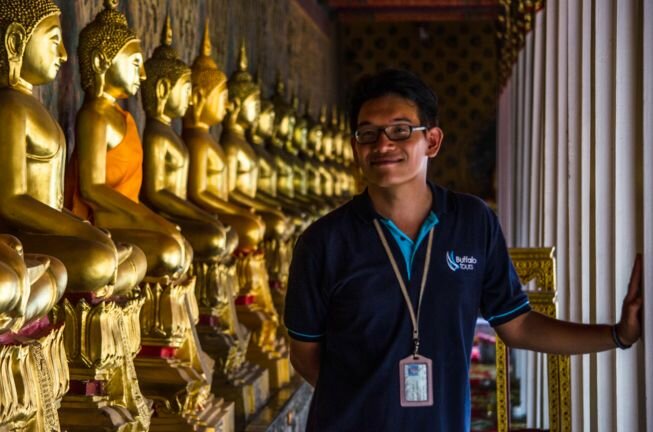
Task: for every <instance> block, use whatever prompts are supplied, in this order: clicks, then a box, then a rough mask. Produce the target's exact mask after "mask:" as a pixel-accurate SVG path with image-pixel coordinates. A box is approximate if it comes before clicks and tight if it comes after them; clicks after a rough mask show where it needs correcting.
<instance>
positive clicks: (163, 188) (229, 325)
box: [141, 17, 267, 414]
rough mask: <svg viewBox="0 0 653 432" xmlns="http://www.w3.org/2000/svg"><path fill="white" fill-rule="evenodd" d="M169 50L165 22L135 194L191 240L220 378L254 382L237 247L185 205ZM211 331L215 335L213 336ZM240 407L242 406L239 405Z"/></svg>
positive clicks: (185, 91) (149, 86) (184, 80)
mask: <svg viewBox="0 0 653 432" xmlns="http://www.w3.org/2000/svg"><path fill="white" fill-rule="evenodd" d="M205 35H206V36H207V37H208V34H206V33H205ZM171 44H172V28H171V26H170V19H169V17H168V18H166V24H165V28H164V31H163V34H162V40H161V46H159V47H158V48H157V49H156V50H155V51H154V53H153V54H152V57H151V58H150V59H149V60H147V61H146V62H145V72H146V74H147V76H148V78H147V79H146V80H145V81H144V84H143V89H142V94H143V106H144V108H145V112H146V114H147V123H146V126H145V131H144V134H143V147H144V156H145V158H144V159H145V163H144V170H143V171H144V182H143V184H144V187H143V191H142V193H141V195H142V196H143V199H144V200H145V201H147V202H148V203H149V204H150V205H151V206H152V207H153V208H156V209H157V210H158V211H159V212H160V213H161V214H163V215H165V216H166V217H167V218H168V219H170V220H172V221H173V222H175V223H176V224H178V225H179V226H181V229H182V233H183V234H184V235H185V236H186V237H187V238H188V239H189V241H190V243H191V245H192V247H193V250H194V252H195V255H194V260H193V264H192V266H191V274H193V275H195V276H196V277H197V282H196V293H197V298H198V303H199V306H200V309H199V313H200V322H201V323H202V324H208V327H209V328H208V329H207V328H202V327H205V326H204V325H200V328H198V333H199V338H200V340H201V341H202V342H203V345H204V347H206V348H207V350H208V351H209V352H211V353H212V354H214V357H215V360H216V361H217V362H219V363H220V365H219V368H218V371H216V372H217V373H218V378H223V377H228V378H231V379H232V381H238V380H241V381H242V380H243V378H244V375H245V374H249V375H252V373H253V372H254V371H253V370H252V368H251V367H249V368H245V369H244V368H243V366H246V365H244V359H245V354H246V349H247V342H248V339H247V336H246V335H245V334H242V333H243V331H242V329H241V327H240V324H239V323H238V321H237V317H236V315H235V308H234V295H235V293H236V292H237V291H238V290H239V289H238V286H237V282H238V280H237V277H236V275H235V273H236V268H235V260H234V258H233V256H232V254H233V252H234V251H235V249H236V246H237V245H238V235H237V234H236V231H234V230H232V229H231V227H229V226H227V227H225V226H223V225H222V223H221V222H220V221H219V220H218V218H217V217H216V215H215V213H211V212H208V211H206V210H204V209H203V208H201V207H199V206H198V205H196V204H194V203H192V202H190V201H188V199H187V189H188V187H187V184H188V180H189V165H190V156H189V150H188V149H187V148H186V145H185V144H184V142H183V141H182V139H181V137H179V136H178V135H177V134H176V133H175V132H174V130H173V129H172V127H171V121H172V120H173V119H174V118H178V117H182V116H183V115H184V114H185V113H186V111H187V108H188V107H189V102H190V100H191V92H192V86H191V81H192V77H191V68H190V67H188V66H187V65H186V64H185V63H184V62H182V61H181V60H179V59H178V57H177V54H176V52H175V51H174V49H173V48H172V46H171ZM211 321H213V322H217V326H212V325H211ZM220 325H223V328H221V329H220V328H219V326H220ZM216 327H217V329H216ZM215 330H219V331H218V332H217V334H216V331H215ZM216 345H217V346H216ZM230 360H231V361H230ZM247 366H251V365H247ZM248 378H250V379H251V377H248ZM216 384H217V382H216ZM220 384H222V383H220ZM265 386H266V387H267V383H265ZM221 387H222V386H219V385H216V386H215V388H216V391H219V392H223V390H225V389H224V388H221ZM255 391H256V389H252V393H254V392H255ZM225 396H226V395H225ZM238 402H241V404H240V405H242V403H243V401H242V399H238ZM240 405H239V406H240ZM255 408H256V409H258V408H260V407H255ZM250 411H253V410H250ZM250 414H253V412H251V413H250Z"/></svg>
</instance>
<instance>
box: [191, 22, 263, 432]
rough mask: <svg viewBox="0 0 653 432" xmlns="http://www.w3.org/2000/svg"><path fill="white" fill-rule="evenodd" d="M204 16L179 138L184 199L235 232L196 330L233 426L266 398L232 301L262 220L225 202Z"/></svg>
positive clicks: (223, 80) (222, 106) (216, 77)
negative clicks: (184, 154)
mask: <svg viewBox="0 0 653 432" xmlns="http://www.w3.org/2000/svg"><path fill="white" fill-rule="evenodd" d="M211 49H212V46H211V40H210V37H209V26H208V20H207V22H206V23H205V27H204V35H203V40H202V47H201V51H200V55H199V56H198V57H197V58H196V59H195V60H194V62H193V66H192V68H191V70H192V73H191V82H192V101H193V104H192V105H191V106H190V107H189V109H188V110H187V111H186V115H185V117H184V127H183V133H182V136H183V139H184V142H185V144H186V146H187V148H188V153H189V159H190V170H189V179H188V197H189V199H190V200H191V201H192V202H194V203H195V204H196V205H197V206H199V207H201V208H202V209H204V210H205V211H207V212H209V213H211V214H217V215H218V216H219V218H220V220H221V221H223V223H225V224H228V226H229V227H231V228H232V231H233V232H235V233H237V235H238V240H239V241H238V249H237V250H236V251H233V250H232V249H231V248H230V247H228V248H227V249H228V252H229V254H228V255H229V256H228V258H227V259H226V260H225V261H224V262H223V266H224V267H223V269H222V270H221V271H220V272H219V275H221V276H222V278H221V280H220V281H219V283H218V284H217V285H216V286H213V287H207V288H206V289H205V290H204V291H203V292H199V291H198V302H199V304H200V314H201V316H202V319H201V320H200V325H199V326H198V332H199V335H200V339H201V341H202V344H203V347H204V349H205V350H206V351H207V352H208V353H209V354H211V355H212V356H213V357H214V358H215V359H216V361H217V362H218V367H217V368H216V375H215V376H214V381H213V384H214V388H216V389H217V391H218V392H219V393H220V394H221V395H224V397H226V398H228V399H230V400H233V401H234V402H235V403H236V424H237V425H240V423H241V422H243V421H244V420H245V419H246V418H249V417H250V416H251V415H253V414H254V413H255V412H257V411H258V410H259V409H260V408H261V406H262V405H263V404H264V403H265V401H267V399H268V397H269V390H268V389H269V379H268V373H267V370H264V369H261V368H259V367H258V366H256V365H254V364H252V363H249V362H248V361H246V360H245V356H246V354H247V350H248V346H249V340H250V335H249V333H248V332H247V330H246V329H245V328H244V327H243V326H242V325H241V324H240V322H239V320H238V316H237V314H236V311H235V304H234V300H235V297H236V296H238V295H239V294H240V285H239V280H238V277H237V269H236V261H237V260H236V259H235V257H236V256H242V255H249V254H251V253H252V252H254V251H256V250H257V249H258V247H259V244H260V243H261V241H262V240H263V235H264V233H265V224H264V223H263V221H262V219H261V218H260V217H259V216H257V215H256V214H254V213H253V212H251V211H249V210H248V209H245V208H244V207H241V206H238V205H236V204H234V203H233V202H231V201H229V185H228V173H227V169H228V168H227V159H226V155H225V153H224V151H223V150H222V148H221V147H220V145H219V143H218V142H217V141H216V140H215V138H214V137H213V135H211V133H210V132H209V129H210V128H211V126H214V125H216V124H218V123H220V122H221V121H222V120H223V118H224V116H225V114H226V105H227V97H228V96H227V77H226V75H225V74H224V73H223V72H222V71H221V70H220V69H219V68H218V66H217V64H216V63H215V61H214V60H213V59H212V58H211Z"/></svg>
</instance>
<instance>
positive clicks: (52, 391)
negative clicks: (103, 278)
mask: <svg viewBox="0 0 653 432" xmlns="http://www.w3.org/2000/svg"><path fill="white" fill-rule="evenodd" d="M53 322H54V323H51V322H50V321H49V320H48V318H47V317H44V318H41V319H40V320H38V321H35V322H32V323H31V324H28V325H27V326H25V327H23V328H22V329H21V330H20V331H18V332H17V333H5V334H2V335H0V365H1V367H2V373H0V389H2V391H0V430H3V431H4V430H7V431H34V432H36V431H60V430H61V427H60V423H59V416H58V414H57V408H58V407H59V404H60V402H61V398H62V397H63V395H64V393H65V392H66V391H67V390H68V363H67V362H66V353H65V350H64V343H63V333H64V324H63V322H59V321H53Z"/></svg>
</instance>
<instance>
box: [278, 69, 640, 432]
mask: <svg viewBox="0 0 653 432" xmlns="http://www.w3.org/2000/svg"><path fill="white" fill-rule="evenodd" d="M437 110H438V108H437V99H436V96H435V95H434V94H433V93H432V91H431V90H430V89H429V88H428V87H427V86H426V85H425V84H424V83H423V82H422V81H420V80H419V78H417V77H416V76H414V75H413V74H411V73H409V72H406V71H398V70H387V71H384V72H381V73H380V74H378V75H376V76H372V77H369V78H366V79H364V80H362V81H361V82H360V83H359V84H358V85H357V86H356V88H355V90H354V94H353V99H352V107H351V113H350V124H351V128H352V131H354V134H353V138H352V140H351V145H352V146H353V149H354V153H355V156H356V162H357V164H358V166H359V168H360V169H361V172H362V174H363V176H364V179H365V181H366V184H367V189H366V191H365V192H364V193H363V194H361V195H358V196H356V197H354V199H353V200H352V201H350V202H349V203H347V204H345V205H344V206H342V207H340V208H339V209H337V210H335V211H333V212H332V213H330V214H328V215H327V216H325V217H323V218H322V219H320V220H318V221H317V222H315V223H314V224H313V225H312V226H310V227H309V228H308V229H307V230H306V231H305V233H304V234H303V235H302V236H301V238H300V239H299V241H298V243H297V246H296V249H295V253H294V258H293V263H292V266H291V270H290V280H289V285H288V294H287V298H286V311H285V322H286V326H287V328H288V333H289V335H290V336H291V338H292V339H291V344H290V346H291V357H290V359H291V362H292V364H293V365H294V367H295V369H296V370H297V371H298V372H299V373H300V374H301V375H302V376H303V377H304V378H305V379H306V380H307V381H308V382H309V383H311V384H312V385H314V386H315V394H314V397H313V401H312V404H311V409H310V414H309V420H308V430H319V431H350V430H351V431H447V432H452V431H468V430H469V429H470V393H469V363H470V351H471V347H472V340H473V335H474V327H475V323H476V318H477V315H478V312H479V311H480V313H481V314H482V315H483V317H485V319H486V320H488V322H489V323H490V324H491V325H492V326H493V327H494V328H495V330H496V332H497V333H498V334H499V336H500V337H501V338H502V339H503V340H504V341H505V342H506V343H507V344H508V345H509V346H512V347H516V348H525V349H531V350H538V351H544V352H554V353H566V354H574V353H588V352H596V351H602V350H607V349H612V348H615V346H619V347H621V348H626V347H627V346H628V345H630V344H632V343H634V342H635V341H637V339H638V338H639V336H640V333H641V323H640V308H641V304H642V299H641V294H640V278H641V257H638V258H637V260H636V262H635V266H634V268H633V274H632V276H631V281H630V288H629V292H628V295H627V297H626V299H625V300H624V305H623V309H622V319H621V321H620V322H619V324H618V325H616V326H608V325H582V324H574V323H568V322H563V321H558V320H555V319H551V318H547V317H545V316H543V315H541V314H538V313H536V312H534V311H531V309H530V306H529V304H528V298H527V296H526V295H525V294H524V293H523V292H522V290H521V287H520V284H519V280H518V278H517V275H516V273H515V271H514V268H513V267H512V263H511V261H510V258H509V255H508V251H507V248H506V244H505V240H504V238H503V234H502V233H501V229H500V227H499V223H498V221H497V218H496V216H495V215H494V213H493V212H492V211H491V210H489V209H488V208H487V206H485V204H484V203H483V202H482V201H481V200H479V199H477V198H475V197H472V196H469V195H464V194H458V193H453V192H450V191H447V190H445V189H443V188H440V187H438V186H434V185H431V184H430V183H428V182H427V180H426V175H427V163H428V160H429V159H432V158H434V157H435V156H436V155H437V154H438V151H439V150H440V145H441V144H442V139H443V132H442V130H441V129H440V128H439V127H438V126H437ZM456 258H460V259H456ZM425 273H427V275H425ZM404 292H405V294H404ZM406 298H410V302H408V301H406Z"/></svg>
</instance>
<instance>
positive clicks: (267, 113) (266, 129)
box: [256, 99, 275, 139]
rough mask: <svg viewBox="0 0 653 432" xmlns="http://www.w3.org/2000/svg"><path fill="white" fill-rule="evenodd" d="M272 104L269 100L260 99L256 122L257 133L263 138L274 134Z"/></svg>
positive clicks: (268, 137)
mask: <svg viewBox="0 0 653 432" xmlns="http://www.w3.org/2000/svg"><path fill="white" fill-rule="evenodd" d="M274 119H275V112H274V105H273V104H272V102H270V101H269V100H266V99H264V100H262V101H261V113H260V114H259V116H258V120H257V122H256V125H257V126H256V130H257V133H258V134H259V135H260V136H262V137H263V138H265V139H270V138H272V137H273V136H274V131H275V128H274Z"/></svg>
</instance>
